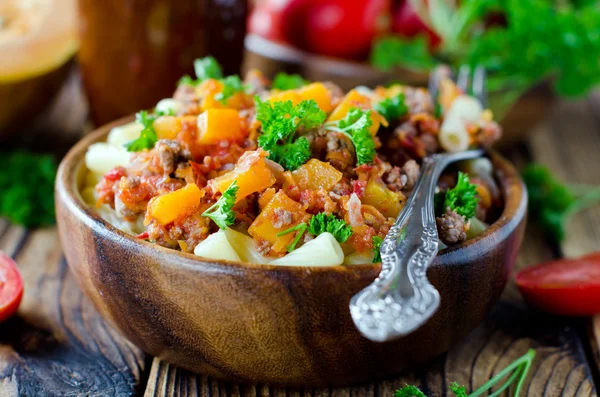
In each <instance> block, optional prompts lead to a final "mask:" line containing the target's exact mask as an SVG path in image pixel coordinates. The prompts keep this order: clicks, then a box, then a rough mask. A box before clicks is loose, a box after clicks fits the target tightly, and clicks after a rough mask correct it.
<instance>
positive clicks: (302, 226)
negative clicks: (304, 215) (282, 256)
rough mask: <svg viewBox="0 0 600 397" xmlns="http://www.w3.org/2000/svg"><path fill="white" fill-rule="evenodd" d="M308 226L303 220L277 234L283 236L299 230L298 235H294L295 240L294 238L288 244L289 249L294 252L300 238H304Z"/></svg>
mask: <svg viewBox="0 0 600 397" xmlns="http://www.w3.org/2000/svg"><path fill="white" fill-rule="evenodd" d="M306 228H307V226H306V223H304V222H302V223H299V224H297V225H296V226H292V227H290V228H289V229H286V230H284V231H282V232H279V233H277V234H276V236H277V237H281V236H285V235H286V234H289V233H292V232H296V231H297V232H298V233H296V237H294V240H292V242H291V243H290V245H288V246H287V251H288V252H292V251H293V250H295V249H296V246H297V245H298V243H299V242H300V238H302V235H303V234H304V232H305V231H306Z"/></svg>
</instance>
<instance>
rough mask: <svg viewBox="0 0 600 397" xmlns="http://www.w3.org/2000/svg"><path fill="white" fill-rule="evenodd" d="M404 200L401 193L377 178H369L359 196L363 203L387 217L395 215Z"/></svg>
mask: <svg viewBox="0 0 600 397" xmlns="http://www.w3.org/2000/svg"><path fill="white" fill-rule="evenodd" d="M405 201H406V197H405V196H404V195H403V194H402V193H399V192H394V191H392V190H390V189H389V188H388V187H387V186H385V184H384V183H383V182H382V181H381V180H379V179H377V178H371V179H369V181H368V182H367V186H366V187H365V191H364V193H363V195H362V197H361V202H362V203H363V204H366V205H372V206H373V207H375V208H377V209H378V210H379V212H381V213H382V214H383V215H385V216H387V217H388V218H395V217H397V216H398V213H400V210H401V209H402V207H403V206H404V202H405Z"/></svg>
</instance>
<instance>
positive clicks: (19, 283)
mask: <svg viewBox="0 0 600 397" xmlns="http://www.w3.org/2000/svg"><path fill="white" fill-rule="evenodd" d="M22 297H23V279H22V278H21V274H20V273H19V269H17V265H16V263H15V261H13V260H12V259H11V257H10V256H8V255H5V254H4V253H3V252H1V251H0V322H1V321H4V320H6V319H8V318H10V317H12V316H13V315H14V314H15V313H16V312H17V309H18V308H19V303H21V298H22Z"/></svg>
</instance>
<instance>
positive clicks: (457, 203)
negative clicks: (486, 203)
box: [435, 171, 479, 220]
mask: <svg viewBox="0 0 600 397" xmlns="http://www.w3.org/2000/svg"><path fill="white" fill-rule="evenodd" d="M478 201H479V197H478V196H477V186H476V185H474V184H472V183H471V182H469V176H468V175H467V174H465V173H464V172H460V171H459V172H458V182H457V183H456V186H454V187H453V188H452V189H449V190H447V191H445V192H439V193H436V195H435V214H436V216H441V215H442V214H443V213H444V211H445V210H446V208H448V207H450V209H451V210H453V211H456V213H457V214H459V215H462V216H464V217H465V219H466V220H469V219H471V218H473V217H474V216H475V210H476V209H477V202H478Z"/></svg>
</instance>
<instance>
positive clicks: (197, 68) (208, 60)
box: [194, 56, 223, 81]
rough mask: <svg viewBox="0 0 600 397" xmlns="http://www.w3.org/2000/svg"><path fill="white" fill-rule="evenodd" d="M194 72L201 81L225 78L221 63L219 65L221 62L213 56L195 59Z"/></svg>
mask: <svg viewBox="0 0 600 397" xmlns="http://www.w3.org/2000/svg"><path fill="white" fill-rule="evenodd" d="M194 72H195V73H196V77H197V78H198V80H200V81H204V80H207V79H222V78H223V70H222V69H221V65H219V62H217V60H216V59H215V58H213V57H211V56H208V57H204V58H200V59H196V60H195V61H194Z"/></svg>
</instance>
